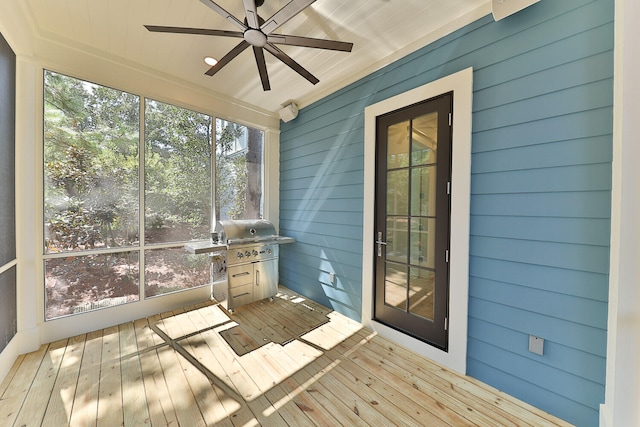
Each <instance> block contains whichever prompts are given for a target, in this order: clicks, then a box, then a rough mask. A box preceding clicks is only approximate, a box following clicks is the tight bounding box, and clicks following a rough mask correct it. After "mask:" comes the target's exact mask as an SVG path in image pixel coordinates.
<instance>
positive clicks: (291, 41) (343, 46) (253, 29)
mask: <svg viewBox="0 0 640 427" xmlns="http://www.w3.org/2000/svg"><path fill="white" fill-rule="evenodd" d="M315 1H316V0H291V1H290V2H289V3H287V4H286V5H285V6H284V7H283V8H282V9H280V10H279V11H277V12H276V13H275V14H273V16H271V17H270V18H269V19H266V20H264V19H262V18H261V17H260V16H259V15H258V10H257V8H258V7H259V6H262V4H263V3H264V0H242V4H243V6H244V10H245V20H244V22H242V21H240V20H239V19H238V18H236V17H235V16H233V15H232V14H230V13H229V12H227V11H226V10H225V9H224V8H222V7H221V6H220V5H218V4H217V3H216V2H214V1H213V0H200V2H201V3H202V4H204V5H205V6H207V7H208V8H209V9H211V10H213V11H214V12H216V13H217V14H218V15H220V16H222V17H223V18H224V19H225V20H227V21H228V22H230V23H231V24H233V25H234V26H236V27H237V28H238V29H239V30H240V31H229V30H214V29H206V28H187V27H167V26H159V25H145V28H146V29H147V30H149V31H151V32H159V33H174V34H197V35H208V36H222V37H235V38H241V39H242V41H241V42H240V43H239V44H238V45H236V47H234V48H233V49H231V51H230V52H229V53H227V54H226V55H225V56H224V57H222V58H221V59H220V60H219V61H218V62H217V63H216V64H215V65H212V66H211V68H209V69H208V70H207V71H206V72H205V74H206V75H208V76H213V75H214V74H216V73H217V72H218V71H220V70H221V69H222V68H223V67H224V66H225V65H227V64H228V63H229V62H231V60H232V59H234V58H235V57H236V56H238V55H239V54H240V53H242V52H243V51H244V50H245V49H247V48H248V47H249V46H251V47H252V48H253V54H254V56H255V58H256V65H257V67H258V73H259V74H260V81H261V82H262V89H263V90H265V91H267V90H270V89H271V84H270V83H269V75H268V73H267V64H266V61H265V57H264V51H265V50H266V51H267V52H269V53H270V54H272V55H273V56H275V57H276V58H277V59H278V60H280V61H281V62H283V63H284V64H285V65H287V66H288V67H289V68H291V69H292V70H294V71H295V72H297V73H298V74H300V75H301V76H302V77H304V78H305V79H307V80H308V81H309V82H310V83H312V84H316V83H318V82H319V81H320V80H318V78H316V77H315V76H314V75H313V74H311V73H310V72H309V71H307V70H306V69H305V68H304V67H302V66H301V65H300V64H298V63H297V62H296V61H294V60H293V58H291V57H290V56H289V55H287V54H286V53H285V52H283V51H282V50H281V49H280V48H278V47H277V46H276V45H277V44H280V45H287V46H300V47H309V48H315V49H328V50H335V51H341V52H351V49H352V48H353V43H347V42H342V41H335V40H325V39H317V38H312V37H302V36H294V35H286V34H274V33H273V31H275V30H277V29H278V28H280V27H281V26H282V25H284V24H285V23H286V22H288V21H289V20H291V18H293V17H294V16H296V15H297V14H299V13H300V12H302V11H303V10H304V9H306V8H307V7H308V6H310V5H311V4H312V3H314V2H315ZM296 114H297V108H296ZM294 118H295V115H294Z"/></svg>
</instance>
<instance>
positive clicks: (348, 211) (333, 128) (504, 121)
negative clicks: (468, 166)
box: [280, 0, 613, 426]
mask: <svg viewBox="0 0 640 427" xmlns="http://www.w3.org/2000/svg"><path fill="white" fill-rule="evenodd" d="M470 66H472V67H473V68H474V101H473V138H472V171H471V173H472V175H471V180H472V182H471V236H470V241H469V242H470V260H469V262H470V277H469V294H470V297H469V298H470V300H469V337H468V338H469V343H468V357H467V369H468V374H469V375H472V376H474V377H476V378H478V379H480V380H482V381H484V382H486V383H488V384H491V385H493V386H495V387H497V388H499V389H502V390H504V391H505V392H507V393H509V394H512V395H514V396H516V397H519V398H521V399H523V400H525V401H528V402H530V403H532V404H534V405H536V406H538V407H540V408H542V409H544V410H547V411H549V412H551V413H553V414H555V415H558V416H560V417H562V418H564V419H566V420H568V421H570V422H572V423H574V424H576V425H579V426H596V425H597V424H598V407H599V404H600V403H602V402H603V400H604V383H605V356H606V326H607V295H608V270H609V230H610V203H611V202H610V200H611V159H612V126H613V124H612V102H613V100H612V98H613V89H612V88H613V1H612V0H595V1H588V0H563V1H551V0H544V1H541V2H539V3H537V4H535V5H533V6H531V7H530V8H528V9H526V10H524V11H522V12H520V13H518V14H516V15H513V16H511V17H509V18H506V19H504V20H502V21H499V22H494V21H493V20H492V19H491V17H486V18H483V19H481V20H479V21H477V22H475V23H473V24H471V25H468V26H467V27H465V28H463V29H461V30H459V31H457V32H455V33H453V34H451V35H449V36H447V37H445V38H443V39H441V40H439V41H437V42H435V43H433V44H431V45H429V46H425V47H424V48H423V49H421V50H420V51H417V52H415V53H413V54H411V55H409V56H407V57H406V58H404V59H402V60H399V61H397V62H396V63H394V64H391V65H389V66H387V67H385V68H384V69H382V70H380V71H378V72H375V73H373V74H371V75H370V76H368V77H366V78H364V79H362V80H360V81H358V82H356V83H354V84H352V85H350V86H349V87H347V88H345V89H343V90H341V91H339V92H336V93H335V94H333V95H331V96H329V97H327V98H325V99H323V100H321V101H318V102H316V103H315V104H313V105H311V106H309V107H306V108H304V109H302V110H301V112H300V115H299V116H298V118H297V119H295V120H293V121H291V122H289V123H284V124H283V125H282V134H281V153H280V156H281V171H280V178H281V184H280V188H281V195H280V197H281V201H280V204H281V209H282V211H281V216H280V231H281V233H282V234H285V235H291V236H294V237H295V238H296V239H297V243H296V244H295V245H289V246H283V247H282V252H281V273H280V275H281V282H282V283H283V284H284V285H285V286H287V287H290V288H292V289H294V290H296V291H298V292H300V293H302V294H304V295H307V296H308V297H310V298H313V299H315V300H317V301H319V302H321V303H323V304H326V305H328V306H330V307H333V308H334V309H336V310H337V311H340V312H342V313H344V314H347V315H349V316H351V317H352V318H354V319H356V320H360V318H361V313H360V306H361V298H362V283H361V268H362V249H361V246H362V231H363V230H362V215H363V212H362V200H363V191H364V190H363V188H364V187H363V170H364V166H363V152H364V148H363V144H364V132H363V126H364V108H365V107H366V106H367V105H370V104H373V103H376V102H378V101H380V100H383V99H386V98H388V97H390V96H394V95H397V94H399V93H402V92H405V91H407V90H410V89H413V88H415V87H417V86H420V85H423V84H425V83H428V82H431V81H434V80H436V79H438V78H441V77H444V76H447V75H449V74H452V73H454V72H456V71H459V70H462V69H464V68H467V67H470ZM453 226H455V224H454V225H453ZM330 273H334V274H335V281H334V283H331V282H330V280H329V274H330ZM367 286H369V285H368V284H367ZM452 303H454V304H455V302H452ZM529 335H536V336H540V337H542V338H544V339H545V347H544V355H543V356H538V355H536V354H533V353H530V352H529V351H528V339H529Z"/></svg>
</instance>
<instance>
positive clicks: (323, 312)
mask: <svg viewBox="0 0 640 427" xmlns="http://www.w3.org/2000/svg"><path fill="white" fill-rule="evenodd" d="M234 328H235V329H234ZM225 331H226V332H225ZM225 334H226V336H225ZM225 338H226V339H225ZM279 341H280V342H281V344H280V343H278V342H279ZM230 343H231V344H232V345H230ZM0 425H2V426H5V425H6V426H18V427H21V426H23V425H28V426H42V425H55V426H56V427H58V426H65V425H70V426H76V425H81V426H83V427H84V426H100V427H106V426H108V427H111V426H123V425H124V426H136V425H138V426H141V425H145V426H149V425H151V426H157V425H162V426H178V425H182V426H189V427H191V426H224V427H250V426H269V427H271V426H277V427H313V426H322V427H325V426H326V427H334V426H340V425H344V426H374V427H378V426H381V425H384V426H385V427H386V426H393V425H399V426H400V425H401V426H423V425H428V426H435V427H448V426H452V427H453V426H455V427H457V426H481V427H508V426H518V427H520V426H523V427H531V426H535V427H538V426H549V427H568V426H570V424H568V423H566V422H564V421H562V420H558V419H556V418H555V417H553V416H551V415H549V414H547V413H545V412H543V411H541V410H539V409H537V408H534V407H532V406H531V405H528V404H526V403H523V402H521V401H519V400H518V399H515V398H513V397H511V396H509V395H507V394H505V393H502V392H500V391H499V390H496V389H494V388H493V387H490V386H488V385H486V384H484V383H482V382H480V381H478V380H475V379H473V378H469V377H466V376H464V375H459V374H457V373H455V372H452V371H450V370H448V369H446V368H444V367H442V366H440V365H438V364H437V363H434V362H432V361H430V360H428V359H425V358H423V357H420V356H418V355H416V354H415V353H413V352H411V351H410V350H408V349H406V348H404V347H401V346H399V345H397V344H395V343H393V342H391V341H388V340H385V339H384V338H382V337H379V336H377V335H376V334H375V333H374V332H372V331H370V330H367V329H364V328H363V327H362V325H361V324H359V323H358V322H355V321H353V320H352V319H348V318H347V317H345V316H342V315H340V314H338V313H336V312H334V311H332V310H331V309H329V308H327V307H323V306H321V305H319V304H317V303H315V302H313V301H310V300H307V299H306V298H304V297H302V296H300V295H298V294H296V293H295V292H292V291H290V290H288V289H285V288H280V289H279V291H278V294H277V295H276V297H275V298H274V301H268V300H263V301H259V302H256V303H254V304H250V305H247V306H242V307H239V308H238V309H237V310H236V311H235V312H234V313H233V314H229V313H228V312H227V311H226V310H224V309H222V308H221V307H220V306H219V305H217V304H216V303H215V302H211V301H205V302H202V303H198V304H194V305H190V306H187V307H184V308H181V309H177V310H174V311H171V312H166V313H161V314H159V315H155V316H150V317H148V318H142V319H139V320H137V321H135V322H129V323H125V324H122V325H118V326H115V327H111V328H106V329H104V330H102V331H96V332H93V333H90V334H87V335H82V336H78V337H72V338H70V339H69V340H63V341H59V342H56V343H52V344H49V345H45V346H41V348H40V349H39V350H38V351H36V352H33V353H29V354H27V355H24V356H21V357H19V358H18V360H16V362H15V364H14V366H13V367H12V368H11V371H10V372H9V374H8V375H7V377H6V379H5V380H4V381H3V383H2V385H0Z"/></svg>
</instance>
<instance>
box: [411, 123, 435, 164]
mask: <svg viewBox="0 0 640 427" xmlns="http://www.w3.org/2000/svg"><path fill="white" fill-rule="evenodd" d="M437 152H438V112H434V113H429V114H425V115H424V116H420V117H416V118H415V119H413V122H412V132H411V164H412V165H413V166H416V165H426V164H432V163H435V162H436V161H437V156H436V154H437Z"/></svg>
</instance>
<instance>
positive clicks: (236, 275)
mask: <svg viewBox="0 0 640 427" xmlns="http://www.w3.org/2000/svg"><path fill="white" fill-rule="evenodd" d="M248 274H249V272H248V271H243V272H242V273H237V274H232V275H231V277H240V276H247V275H248Z"/></svg>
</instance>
